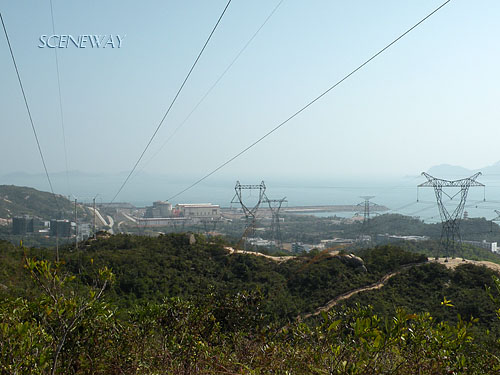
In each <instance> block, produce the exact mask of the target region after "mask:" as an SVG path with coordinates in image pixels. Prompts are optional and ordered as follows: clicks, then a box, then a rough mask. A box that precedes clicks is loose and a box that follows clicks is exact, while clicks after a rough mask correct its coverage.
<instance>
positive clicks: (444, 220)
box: [417, 172, 485, 258]
mask: <svg viewBox="0 0 500 375" xmlns="http://www.w3.org/2000/svg"><path fill="white" fill-rule="evenodd" d="M422 175H423V176H424V177H425V178H427V181H426V182H423V183H421V184H420V185H418V187H417V188H422V187H432V188H434V193H435V194H436V201H437V205H438V208H439V215H440V216H441V225H442V226H441V243H442V246H443V248H444V251H445V256H446V258H448V257H449V256H450V255H452V256H455V252H456V250H457V246H458V249H461V248H462V237H461V235H460V222H461V220H462V215H463V212H464V208H465V202H466V200H467V194H468V192H469V189H470V188H471V187H478V186H481V187H483V189H484V187H485V186H484V184H482V183H480V182H477V181H476V179H477V178H478V177H479V176H480V175H481V172H478V173H476V174H474V175H472V176H471V177H468V178H463V179H460V180H452V181H450V180H443V179H441V178H436V177H433V176H431V175H430V174H428V173H425V172H423V173H422ZM445 188H455V189H456V188H458V189H459V191H458V192H457V193H455V194H448V193H447V192H446V191H445V190H444V189H445ZM443 194H444V195H445V196H447V197H448V198H449V199H450V200H453V198H455V197H457V196H460V202H459V203H458V205H457V206H456V208H455V209H454V210H453V212H449V211H448V209H447V208H446V207H445V205H444V203H443Z"/></svg>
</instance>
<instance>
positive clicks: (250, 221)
mask: <svg viewBox="0 0 500 375" xmlns="http://www.w3.org/2000/svg"><path fill="white" fill-rule="evenodd" d="M244 190H250V191H251V190H258V191H259V197H258V200H257V203H256V204H255V205H254V206H253V207H248V206H247V204H245V203H244V199H243V195H242V191H244ZM234 191H235V192H236V194H235V195H234V197H233V199H232V200H231V203H239V204H240V205H241V209H242V210H243V213H244V214H245V218H246V220H247V224H246V228H245V231H244V232H243V236H242V238H241V240H242V241H243V240H244V241H245V243H246V239H247V237H248V235H249V234H251V233H252V232H253V229H254V227H255V223H256V216H257V210H258V209H259V206H260V204H261V203H262V200H263V199H264V196H265V195H264V193H265V191H266V185H265V184H264V181H262V182H261V183H260V185H242V184H240V182H239V181H236V186H235V187H234ZM240 242H241V241H240Z"/></svg>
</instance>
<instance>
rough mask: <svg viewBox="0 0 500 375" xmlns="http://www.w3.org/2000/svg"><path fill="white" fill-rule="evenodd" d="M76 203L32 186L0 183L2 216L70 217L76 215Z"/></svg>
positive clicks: (0, 214) (0, 216) (0, 211)
mask: <svg viewBox="0 0 500 375" xmlns="http://www.w3.org/2000/svg"><path fill="white" fill-rule="evenodd" d="M73 210H74V203H73V202H71V201H70V200H68V199H67V198H65V197H64V196H62V195H56V196H55V197H54V196H53V195H52V193H48V192H44V191H39V190H36V189H33V188H30V187H23V186H15V185H0V218H3V219H9V218H12V217H15V216H20V215H31V216H37V217H40V218H42V219H46V220H48V219H59V218H60V219H69V218H72V217H73V216H74V214H73V212H74V211H73Z"/></svg>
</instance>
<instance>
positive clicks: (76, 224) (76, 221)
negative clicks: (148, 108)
mask: <svg viewBox="0 0 500 375" xmlns="http://www.w3.org/2000/svg"><path fill="white" fill-rule="evenodd" d="M75 249H77V250H78V218H77V211H76V198H75Z"/></svg>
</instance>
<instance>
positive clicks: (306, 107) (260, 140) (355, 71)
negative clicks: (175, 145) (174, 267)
mask: <svg viewBox="0 0 500 375" xmlns="http://www.w3.org/2000/svg"><path fill="white" fill-rule="evenodd" d="M449 2H451V0H447V1H445V2H444V3H443V4H441V5H440V6H439V7H437V8H436V9H434V10H433V11H432V12H431V13H429V14H428V15H427V16H425V17H424V18H422V19H421V20H420V21H418V22H417V23H416V24H415V25H413V26H412V27H410V28H409V29H408V30H406V31H405V32H404V33H403V34H401V35H400V36H398V37H397V38H396V39H394V40H393V41H392V42H390V43H389V44H387V45H386V46H385V47H384V48H382V49H381V50H379V51H378V52H377V53H375V54H374V55H372V56H371V57H370V58H369V59H368V60H366V61H365V62H363V63H362V64H361V65H359V66H358V67H357V68H355V69H354V70H352V71H351V72H350V73H348V74H347V75H345V76H344V77H343V78H342V79H340V80H339V81H337V82H336V83H335V84H333V85H332V86H330V87H329V88H328V89H327V90H325V91H323V92H322V93H321V94H320V95H318V96H317V97H315V98H314V99H313V100H311V101H310V102H308V103H307V104H306V105H304V106H303V107H302V108H300V109H299V110H298V111H296V112H295V113H293V114H292V115H291V116H290V117H288V118H287V119H286V120H284V121H283V122H281V123H279V124H278V125H277V126H275V127H274V128H273V129H271V130H270V131H268V132H267V133H266V134H264V135H263V136H262V137H260V138H259V139H257V140H256V141H254V142H253V143H251V144H250V145H249V146H247V147H245V148H244V149H243V150H241V151H240V152H238V153H237V154H236V155H234V156H233V157H231V158H230V159H229V160H227V161H225V162H224V163H222V164H221V165H219V166H218V167H217V168H215V169H214V170H212V171H211V172H209V173H208V174H206V175H205V176H203V177H202V178H200V179H199V180H197V181H195V182H194V183H192V184H191V185H189V186H188V187H186V188H185V189H183V190H181V191H180V192H178V193H177V194H175V195H173V196H172V197H170V198H169V199H168V200H172V199H174V198H176V197H178V196H179V195H181V194H183V193H185V192H186V191H188V190H190V189H192V188H193V187H195V186H196V185H198V184H199V183H201V182H202V181H204V180H206V179H207V178H208V177H210V176H212V175H213V174H214V173H216V172H218V171H219V170H221V169H222V168H224V167H225V166H226V165H228V164H229V163H231V162H232V161H233V160H235V159H237V158H238V157H240V156H241V155H243V154H244V153H245V152H247V151H248V150H250V149H251V148H253V147H254V146H256V145H257V144H258V143H260V142H262V141H263V140H264V139H266V138H267V137H269V136H270V135H271V134H273V133H274V132H275V131H277V130H278V129H279V128H281V127H282V126H284V125H285V124H287V123H288V122H289V121H290V120H292V119H294V118H295V117H297V116H298V115H299V114H301V113H302V112H304V111H305V110H306V109H308V108H309V107H310V106H312V105H313V104H314V103H316V102H317V101H318V100H320V99H321V98H323V97H324V96H325V95H327V94H328V93H329V92H330V91H332V90H334V89H335V88H336V87H337V86H339V85H340V84H342V83H343V82H344V81H346V80H347V79H349V78H350V77H351V76H353V75H354V74H356V73H357V72H358V71H359V70H361V69H363V68H364V67H365V66H366V65H368V64H369V63H370V62H372V61H373V60H374V59H376V58H377V57H378V56H380V55H381V54H382V53H384V52H385V51H387V50H388V49H389V48H391V47H392V46H393V45H394V44H396V43H397V42H399V41H400V40H401V39H403V38H404V37H405V36H406V35H408V34H409V33H410V32H411V31H413V30H414V29H416V28H417V27H418V26H420V25H421V24H422V23H424V22H425V21H426V20H428V19H429V18H430V17H432V16H433V15H434V14H435V13H437V12H438V11H439V10H441V9H442V8H443V7H444V6H445V5H447V4H448V3H449Z"/></svg>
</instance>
